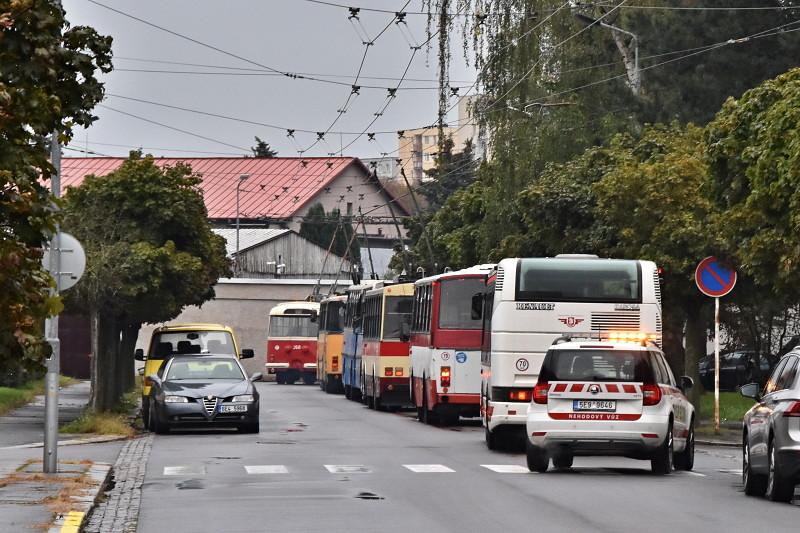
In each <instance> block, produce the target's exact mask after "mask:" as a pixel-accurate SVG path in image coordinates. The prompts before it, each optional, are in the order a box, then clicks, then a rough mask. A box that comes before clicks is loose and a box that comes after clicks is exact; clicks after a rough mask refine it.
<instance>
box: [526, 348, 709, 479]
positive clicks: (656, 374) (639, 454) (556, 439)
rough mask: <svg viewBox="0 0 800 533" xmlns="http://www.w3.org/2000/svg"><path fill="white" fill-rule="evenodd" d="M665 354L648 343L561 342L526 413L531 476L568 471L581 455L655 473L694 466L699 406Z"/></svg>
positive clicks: (544, 366)
mask: <svg viewBox="0 0 800 533" xmlns="http://www.w3.org/2000/svg"><path fill="white" fill-rule="evenodd" d="M692 386H693V382H692V379H691V378H689V377H686V376H684V377H682V378H681V383H680V385H678V384H677V383H676V382H675V378H674V376H673V375H672V370H670V368H669V365H668V364H667V361H666V359H665V358H664V353H663V352H662V351H661V350H660V349H659V348H658V346H657V345H655V344H654V343H648V342H647V341H626V342H616V341H598V340H589V339H587V340H575V339H570V338H568V337H562V338H559V339H557V340H556V341H555V342H554V343H553V345H552V346H551V347H550V349H549V351H548V352H547V355H546V356H545V359H544V362H543V363H542V369H541V372H540V374H539V382H538V383H537V385H536V387H535V388H534V391H533V401H532V402H531V405H530V407H529V408H528V419H527V424H526V427H527V432H526V435H527V438H526V452H527V459H528V468H529V469H530V470H531V471H536V472H545V471H547V468H548V465H549V463H550V459H551V458H552V459H553V465H554V466H555V467H556V468H569V467H571V466H572V459H573V457H574V456H575V455H619V456H625V457H632V458H635V459H649V460H650V461H651V467H652V470H653V472H654V473H657V474H668V473H670V472H671V471H672V469H673V468H680V469H685V470H691V469H692V468H693V467H694V416H695V414H694V406H692V404H691V403H690V402H689V400H688V399H687V398H686V396H685V395H684V392H685V391H686V390H687V389H689V388H690V387H692Z"/></svg>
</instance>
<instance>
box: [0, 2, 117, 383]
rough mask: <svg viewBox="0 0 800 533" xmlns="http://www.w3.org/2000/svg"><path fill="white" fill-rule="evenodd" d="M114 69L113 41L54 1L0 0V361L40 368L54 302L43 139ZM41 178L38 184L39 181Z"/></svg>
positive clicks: (86, 117)
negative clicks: (45, 262) (46, 249)
mask: <svg viewBox="0 0 800 533" xmlns="http://www.w3.org/2000/svg"><path fill="white" fill-rule="evenodd" d="M97 70H100V71H102V72H109V71H110V70H111V38H110V37H102V36H100V35H98V34H97V32H95V31H94V30H93V29H92V28H88V27H84V26H76V27H73V28H70V27H69V25H68V23H67V22H66V20H65V16H64V11H63V10H62V9H61V8H60V7H58V6H57V5H56V4H54V3H53V2H36V1H34V0H15V1H0V134H1V135H2V142H0V368H4V369H7V370H8V369H9V368H12V367H18V366H23V367H28V368H41V366H40V365H41V357H42V355H43V352H45V351H46V350H47V347H46V345H45V344H44V343H43V341H42V338H41V324H42V322H43V319H44V318H45V316H47V315H52V314H55V313H57V312H58V311H59V309H60V304H59V301H58V300H57V299H52V298H50V297H49V296H48V290H49V288H50V285H51V283H52V280H51V278H50V276H49V275H48V274H47V272H46V271H45V270H44V269H43V268H42V264H41V258H42V247H43V244H44V243H45V242H46V241H47V240H49V238H50V236H51V234H52V232H53V230H54V228H55V220H56V211H57V206H56V204H54V202H53V199H52V196H51V195H50V194H49V192H48V190H47V188H46V185H45V184H46V183H47V181H48V180H49V179H50V177H51V176H52V173H53V167H52V166H51V165H50V162H49V152H48V145H47V138H48V137H49V136H50V135H51V133H52V132H53V131H58V132H59V139H60V141H61V142H62V143H66V142H69V140H70V139H71V138H72V128H73V127H74V126H75V125H80V126H88V125H89V124H91V123H92V122H93V121H94V119H95V117H94V116H92V114H91V110H92V108H93V107H94V106H95V105H96V104H97V103H98V102H99V101H100V100H101V99H102V98H103V85H102V84H101V83H100V82H99V81H98V79H97V77H96V71H97ZM43 182H44V184H43Z"/></svg>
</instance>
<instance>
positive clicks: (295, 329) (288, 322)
mask: <svg viewBox="0 0 800 533" xmlns="http://www.w3.org/2000/svg"><path fill="white" fill-rule="evenodd" d="M318 331H319V324H318V323H317V322H311V315H272V316H270V317H269V336H270V337H316V336H317V332H318Z"/></svg>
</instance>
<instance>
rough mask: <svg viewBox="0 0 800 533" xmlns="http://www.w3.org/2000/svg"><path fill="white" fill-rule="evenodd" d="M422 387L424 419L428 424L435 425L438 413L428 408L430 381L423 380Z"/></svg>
mask: <svg viewBox="0 0 800 533" xmlns="http://www.w3.org/2000/svg"><path fill="white" fill-rule="evenodd" d="M422 387H423V392H422V419H423V420H422V421H423V422H425V424H427V425H433V424H435V423H436V418H435V416H436V415H434V413H433V411H431V410H430V409H428V382H427V381H425V380H423V381H422Z"/></svg>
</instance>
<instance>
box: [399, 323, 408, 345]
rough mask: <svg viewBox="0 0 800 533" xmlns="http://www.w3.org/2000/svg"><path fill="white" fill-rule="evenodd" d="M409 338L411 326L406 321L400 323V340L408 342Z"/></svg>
mask: <svg viewBox="0 0 800 533" xmlns="http://www.w3.org/2000/svg"><path fill="white" fill-rule="evenodd" d="M410 340H411V327H410V326H409V325H408V322H402V323H401V324H400V342H408V341H410Z"/></svg>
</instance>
